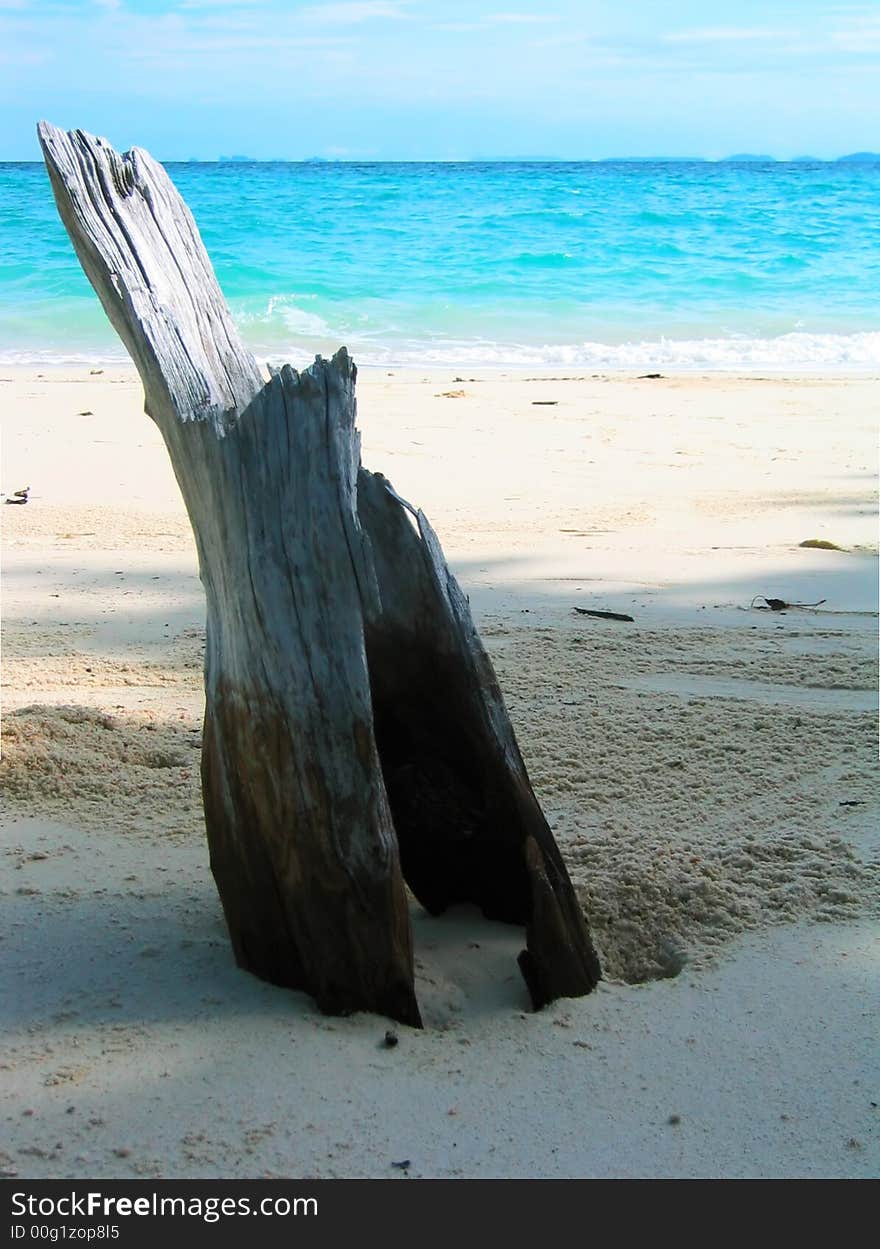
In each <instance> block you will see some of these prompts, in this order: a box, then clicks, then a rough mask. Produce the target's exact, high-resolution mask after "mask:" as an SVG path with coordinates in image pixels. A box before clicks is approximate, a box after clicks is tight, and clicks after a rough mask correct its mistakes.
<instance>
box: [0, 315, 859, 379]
mask: <svg viewBox="0 0 880 1249" xmlns="http://www.w3.org/2000/svg"><path fill="white" fill-rule="evenodd" d="M279 311H280V312H281V313H282V316H283V318H284V322H285V327H284V328H285V331H286V333H285V334H284V341H283V342H282V341H276V342H274V343H272V344H271V345H270V344H268V343H267V342H265V341H259V339H256V341H255V335H256V334H258V333H259V329H258V327H257V326H254V325H248V324H247V323H245V324H243V325H242V332H243V334H244V338H245V341H247V342H249V345H250V347H251V349H252V350H253V351H254V352H255V353H256V355H257V356H258V358H260V359H261V360H263V361H266V360H270V361H272V362H273V363H277V362H281V361H284V360H288V359H289V360H290V361H291V362H292V363H295V364H297V365H298V366H301V365H303V364H307V363H309V361H310V360H311V358H312V356H313V355H314V354H315V353H317V352H321V353H323V354H327V353H328V352H332V351H333V350H335V348H336V347H337V346H339V345H340V344H341V343H342V342H345V344H346V346H347V347H348V348H349V350H350V351H351V353H352V355H353V356H354V357H355V359H356V360H357V362H358V364H360V365H364V366H367V367H369V366H371V365H372V366H382V367H397V368H405V367H407V366H412V367H425V366H430V365H435V366H439V367H444V368H445V367H449V368H463V367H466V366H467V367H470V368H479V367H483V368H518V367H523V368H562V367H564V368H575V369H603V370H606V371H611V372H613V371H615V370H620V371H621V372H623V371H630V370H637V369H638V370H646V371H647V370H650V369H658V370H659V369H668V370H673V371H674V370H681V371H689V370H705V371H707V372H715V371H717V372H734V371H737V370H752V369H764V370H768V371H776V372H780V371H786V370H788V371H795V372H851V371H852V372H874V371H880V330H871V331H862V332H860V333H856V334H807V333H802V332H796V333H790V334H781V335H778V336H777V337H775V338H745V337H736V336H730V337H727V338H690V339H674V338H659V339H644V340H642V341H639V342H625V343H600V342H582V343H557V344H541V345H536V344H534V343H531V344H527V343H498V342H493V341H490V340H482V339H462V340H455V339H437V338H431V339H429V340H423V341H420V340H417V339H416V340H403V339H398V340H397V341H395V340H393V339H391V338H388V339H384V340H383V339H379V338H360V337H359V336H358V335H357V334H354V335H352V334H341V335H340V334H334V333H333V331H332V329H331V328H330V327H329V326H328V325H327V323H326V322H325V321H324V320H323V319H322V318H321V317H318V316H313V315H312V314H310V313H307V312H305V311H304V310H303V309H300V308H296V307H292V306H287V307H283V308H282V309H279ZM273 337H274V336H273ZM127 361H128V357H127V356H126V355H125V353H124V352H123V350H122V348H121V347H120V346H119V345H110V344H108V346H107V347H102V348H100V349H97V348H96V349H94V350H91V351H65V350H63V349H59V350H54V351H53V350H51V349H48V350H41V351H34V350H31V349H28V348H19V349H6V350H0V365H4V364H5V365H30V366H37V367H39V366H41V365H44V366H46V367H51V366H54V365H66V366H76V365H94V364H96V363H107V364H119V363H125V362H127Z"/></svg>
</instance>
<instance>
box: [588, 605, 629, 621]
mask: <svg viewBox="0 0 880 1249" xmlns="http://www.w3.org/2000/svg"><path fill="white" fill-rule="evenodd" d="M574 610H575V611H576V612H577V614H578V615H579V616H598V618H599V619H600V620H628V621H630V623H631V624H635V620H634V619H633V617H632V616H625V615H624V614H623V612H619V611H588V610H587V608H586V607H575V608H574Z"/></svg>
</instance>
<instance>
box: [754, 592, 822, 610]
mask: <svg viewBox="0 0 880 1249" xmlns="http://www.w3.org/2000/svg"><path fill="white" fill-rule="evenodd" d="M759 598H762V599H763V600H764V602H765V603H766V604H767V607H769V608H770V610H771V611H787V610H788V609H789V608H790V607H821V606H822V604H823V603H827V601H828V600H827V599H824V598H820V599H819V601H818V603H786V601H785V600H784V599H781V598H767V597H766V596H765V595H763V594H756V595H755V597H754V598H753V599H752V601H751V603H749V608H750V609H751V608H752V607H754V606H755V604H756V603H757V601H758V599H759ZM767 607H759V608H758V609H757V610H758V611H766V610H767Z"/></svg>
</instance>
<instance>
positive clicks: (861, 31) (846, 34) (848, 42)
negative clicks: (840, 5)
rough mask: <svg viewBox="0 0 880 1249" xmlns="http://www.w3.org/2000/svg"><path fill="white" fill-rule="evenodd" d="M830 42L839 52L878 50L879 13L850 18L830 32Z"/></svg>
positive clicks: (879, 39)
mask: <svg viewBox="0 0 880 1249" xmlns="http://www.w3.org/2000/svg"><path fill="white" fill-rule="evenodd" d="M831 42H832V43H833V44H834V46H835V48H838V49H839V50H840V51H841V52H855V53H861V54H862V55H864V54H870V53H875V52H880V15H877V14H876V13H874V14H871V15H865V16H864V17H862V16H858V17H853V18H851V19H850V20H849V21H847V22H846V24H845V25H844V26H843V27H842V28H841V29H839V30H833V31H832V32H831Z"/></svg>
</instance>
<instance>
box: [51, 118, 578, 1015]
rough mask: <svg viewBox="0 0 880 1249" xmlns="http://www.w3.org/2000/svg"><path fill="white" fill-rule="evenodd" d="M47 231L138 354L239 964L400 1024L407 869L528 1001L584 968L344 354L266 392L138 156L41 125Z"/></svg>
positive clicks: (439, 576) (572, 926)
mask: <svg viewBox="0 0 880 1249" xmlns="http://www.w3.org/2000/svg"><path fill="white" fill-rule="evenodd" d="M38 133H39V137H40V142H41V144H42V148H43V153H44V156H45V160H46V165H47V168H48V170H49V175H50V179H51V182H52V188H53V191H54V194H55V199H56V202H57V204H58V210H59V212H60V214H61V218H62V220H63V222H64V224H65V226H66V227H67V231H68V233H69V235H70V237H71V240H72V242H73V245H74V248H75V249H76V252H77V255H78V257H79V259H80V262H81V264H82V266H83V269H84V270H85V272H86V275H87V276H88V278H89V280H90V282H91V283H92V285H93V287H94V288H95V290H96V292H97V294H98V296H99V298H100V300H101V303H102V304H103V306H104V308H105V310H106V312H107V315H108V316H109V318H110V320H111V321H112V323H113V325H114V327H115V329H116V331H117V333H118V334H119V336H120V338H121V339H122V340H123V342H124V344H125V346H126V348H127V349H128V351H129V353H130V354H131V356H132V358H133V360H134V362H135V364H136V365H137V368H138V371H139V373H140V376H141V379H142V381H143V384H144V392H145V400H146V402H145V407H146V411H147V413H148V414H149V415H150V416H151V417H152V418H153V420H155V422H156V424H157V425H158V427H159V429H160V430H161V432H162V435H163V437H164V439H165V442H166V445H167V447H168V451H169V455H170V457H171V462H172V465H173V468H174V472H175V474H176V477H177V480H178V482H179V484H180V489H181V492H182V494H183V498H184V502H185V504H186V507H187V511H188V513H189V517H190V520H191V522H192V526H193V530H194V533H195V538H196V544H197V548H198V555H199V565H200V572H201V578H202V582H203V584H204V587H205V595H206V601H207V626H206V628H207V644H206V654H205V694H206V707H205V729H204V744H203V753H202V791H203V797H204V807H205V824H206V829H207V836H208V845H209V850H210V857H211V869H212V871H213V874H214V878H215V880H216V882H217V888H218V891H219V894H220V898H221V901H222V904H223V909H224V913H225V916H226V921H227V924H228V927H229V932H230V936H231V939H232V945H233V950H234V953H235V957H236V960H237V962H238V963H239V964H240V966H242V967H244V968H246V969H247V970H249V971H251V972H253V973H254V974H256V975H258V976H260V977H262V978H263V979H266V980H269V981H272V982H273V983H276V984H280V985H287V986H290V987H292V988H297V989H304V990H305V991H307V992H308V993H310V994H312V996H313V997H314V998H315V1000H316V1001H317V1003H318V1005H319V1006H320V1008H321V1009H322V1010H324V1011H326V1012H328V1013H340V1014H342V1013H347V1012H350V1011H355V1010H372V1011H377V1012H378V1013H380V1014H385V1015H388V1016H390V1017H391V1018H393V1019H396V1020H399V1021H401V1022H403V1023H408V1024H412V1025H416V1026H418V1025H419V1024H420V1017H419V1009H418V1004H417V1002H416V996H415V990H414V984H413V958H412V936H411V928H410V919H409V911H408V905H407V897H406V890H405V887H404V881H406V882H407V884H409V886H410V888H411V889H412V891H413V893H414V894H415V896H416V897H417V898H418V899H419V900H420V901H421V902H422V904H423V905H424V906H425V907H426V908H427V909H428V910H429V911H431V912H432V913H434V914H437V913H439V912H441V911H443V910H445V908H446V907H448V906H450V905H452V904H454V903H456V902H465V901H467V902H473V903H476V904H477V905H478V906H480V907H481V908H482V910H483V912H484V913H485V914H486V915H487V916H489V917H491V918H494V919H499V920H505V921H508V922H511V923H518V924H523V925H525V926H526V933H527V949H526V950H525V951H523V954H522V955H521V956H520V965H521V967H522V970H523V975H524V977H525V979H526V983H527V985H528V988H529V992H530V994H531V996H532V1000H533V1002H534V1004H535V1006H536V1007H540V1006H541V1005H543V1004H544V1003H545V1002H548V1001H551V1000H553V999H554V998H556V997H559V996H572V997H573V996H579V995H582V994H585V993H588V992H589V991H590V990H591V989H592V988H593V987H594V986H595V984H596V983H597V980H598V979H599V975H600V972H599V964H598V961H597V958H596V955H595V952H594V950H593V946H592V942H591V939H590V934H589V930H588V926H587V923H586V920H585V918H584V916H583V913H582V911H581V908H580V907H579V905H578V903H577V899H576V897H575V894H574V890H573V889H572V886H571V882H570V880H569V878H568V874H567V872H566V869H565V865H564V863H563V861H562V858H561V856H560V854H559V851H558V849H557V847H556V844H555V842H554V839H553V835H552V833H551V831H550V829H549V827H548V825H547V822H546V820H545V819H544V816H543V814H542V813H541V809H540V807H539V805H538V803H537V800H536V798H535V796H534V794H533V792H532V789H531V786H530V784H529V779H528V776H527V774H526V769H525V766H524V764H523V761H522V758H521V756H520V753H519V749H518V747H517V745H516V740H515V738H514V734H513V730H512V728H511V726H510V721H509V718H508V716H507V712H506V709H505V707H504V702H503V699H502V697H501V693H500V690H499V688H498V683H497V681H496V678H495V674H494V672H493V670H492V666H491V663H490V662H489V659H488V656H487V655H486V652H485V650H484V648H483V646H482V644H481V642H480V639H479V637H478V634H477V631H476V629H475V627H474V624H473V621H472V619H471V614H470V610H469V607H468V603H467V599H466V598H465V596H464V595H463V594H462V592H461V590H460V588H459V586H458V584H457V582H456V581H455V578H454V577H453V576H452V574H451V573H450V571H449V569H448V568H447V566H446V562H445V560H444V558H443V553H442V551H441V549H440V544H439V542H438V541H437V537H436V535H435V534H434V531H433V530H432V529H431V527H430V525H429V524H428V522H427V520H426V519H425V517H424V516H423V515H422V514H421V512H415V511H414V509H412V508H410V507H409V505H408V504H406V503H405V502H404V501H403V500H401V499H400V498H399V497H398V496H397V495H396V493H395V492H394V490H393V489H392V488H391V487H390V485H389V483H388V482H387V481H386V480H385V479H384V478H383V477H381V476H380V475H378V474H371V473H369V472H368V471H367V470H366V469H364V468H362V467H361V466H360V440H359V436H358V434H357V432H356V429H355V415H356V405H355V379H356V369H355V366H354V364H353V363H352V361H351V360H350V359H349V357H348V354H347V352H346V351H345V349H344V348H341V349H340V350H339V351H338V352H337V353H336V355H335V356H334V357H333V359H332V360H331V361H326V360H323V359H321V358H318V359H317V360H316V361H315V363H314V364H313V365H312V366H311V368H309V369H306V370H305V371H304V372H302V373H297V372H296V371H295V370H294V369H292V368H290V367H287V366H286V367H285V368H283V369H281V370H280V372H278V373H276V374H275V375H274V376H273V377H272V378H271V380H270V381H268V382H266V383H264V381H263V378H262V377H261V374H260V371H259V369H258V367H257V364H256V361H255V360H254V358H253V357H252V356H251V354H250V353H249V352H248V351H247V350H246V349H245V347H244V346H243V344H242V343H241V341H240V339H239V337H238V333H237V331H236V330H235V327H234V325H233V323H232V319H231V316H230V314H229V311H228V309H227V307H226V304H225V302H224V300H223V296H222V294H221V292H220V289H219V287H218V285H217V281H216V278H215V276H214V273H213V270H212V268H211V264H210V261H209V260H208V257H207V254H206V253H205V250H204V247H203V246H202V242H201V239H200V238H199V235H198V231H197V229H196V227H195V223H194V222H193V219H192V217H191V215H190V213H189V210H188V209H187V207H186V205H185V204H184V202H183V200H182V199H181V198H180V196H179V194H178V193H177V191H176V190H175V188H174V186H173V185H172V183H171V182H170V180H169V178H168V176H167V175H166V173H165V171H164V170H163V169H162V167H161V166H160V165H159V164H157V163H156V162H155V161H154V160H153V159H152V158H151V157H150V156H149V155H148V154H147V153H146V152H144V151H142V150H140V149H137V148H135V149H133V150H132V151H131V152H128V153H126V154H125V155H119V154H118V153H117V152H115V151H114V150H113V149H112V148H111V147H110V146H109V145H108V144H107V143H105V142H104V141H103V140H101V139H96V138H93V137H92V136H90V135H86V134H84V133H83V132H82V131H71V132H64V131H62V130H59V129H57V128H56V127H54V126H50V125H49V124H47V123H45V122H42V123H40V126H39V127H38Z"/></svg>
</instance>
